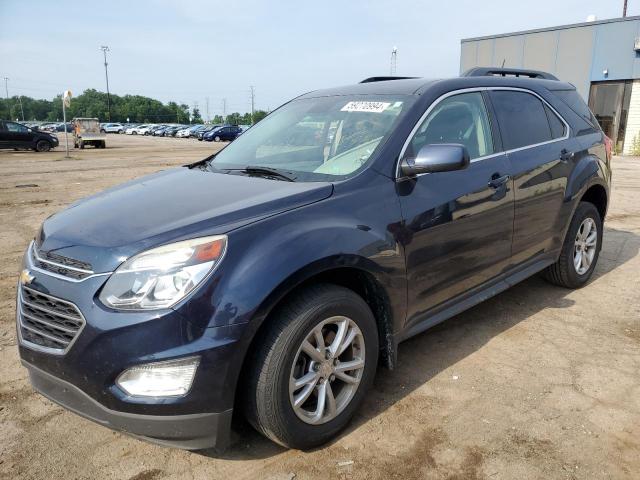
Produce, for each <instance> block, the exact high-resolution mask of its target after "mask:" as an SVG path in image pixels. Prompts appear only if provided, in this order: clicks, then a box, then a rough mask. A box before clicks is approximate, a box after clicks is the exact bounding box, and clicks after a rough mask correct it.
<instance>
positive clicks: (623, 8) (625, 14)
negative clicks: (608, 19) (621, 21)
mask: <svg viewBox="0 0 640 480" xmlns="http://www.w3.org/2000/svg"><path fill="white" fill-rule="evenodd" d="M626 16H627V0H624V4H623V6H622V18H624V17H626Z"/></svg>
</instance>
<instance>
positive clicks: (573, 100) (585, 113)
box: [552, 90, 600, 129]
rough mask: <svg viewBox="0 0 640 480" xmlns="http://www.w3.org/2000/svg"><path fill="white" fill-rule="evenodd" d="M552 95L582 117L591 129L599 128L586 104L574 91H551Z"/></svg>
mask: <svg viewBox="0 0 640 480" xmlns="http://www.w3.org/2000/svg"><path fill="white" fill-rule="evenodd" d="M552 92H553V94H554V95H555V96H556V97H558V98H559V99H560V100H562V101H563V102H564V103H565V104H566V105H567V106H568V107H569V108H570V109H571V110H573V111H574V113H576V114H577V115H579V116H580V117H582V119H583V120H585V121H586V122H587V123H589V124H590V125H591V126H592V127H595V128H598V129H599V128H600V125H599V124H598V120H596V117H594V116H593V113H591V110H589V107H588V106H587V104H586V103H585V102H584V100H582V97H581V96H580V94H579V93H578V92H577V91H575V90H552Z"/></svg>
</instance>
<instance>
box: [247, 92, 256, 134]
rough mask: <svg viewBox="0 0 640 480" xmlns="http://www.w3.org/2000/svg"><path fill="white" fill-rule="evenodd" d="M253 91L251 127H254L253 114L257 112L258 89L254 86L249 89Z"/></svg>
mask: <svg viewBox="0 0 640 480" xmlns="http://www.w3.org/2000/svg"><path fill="white" fill-rule="evenodd" d="M249 88H250V89H251V125H253V114H254V112H255V104H256V89H255V87H254V86H253V85H251V86H250V87H249Z"/></svg>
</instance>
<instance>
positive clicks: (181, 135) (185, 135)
mask: <svg viewBox="0 0 640 480" xmlns="http://www.w3.org/2000/svg"><path fill="white" fill-rule="evenodd" d="M192 128H193V127H187V128H181V129H180V130H178V131H177V132H176V138H188V137H189V133H190V131H191V129H192Z"/></svg>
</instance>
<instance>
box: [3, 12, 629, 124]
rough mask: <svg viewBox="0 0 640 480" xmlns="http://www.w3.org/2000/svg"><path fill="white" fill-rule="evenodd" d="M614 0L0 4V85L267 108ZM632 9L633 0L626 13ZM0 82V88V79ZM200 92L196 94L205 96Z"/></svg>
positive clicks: (580, 16)
mask: <svg viewBox="0 0 640 480" xmlns="http://www.w3.org/2000/svg"><path fill="white" fill-rule="evenodd" d="M622 4H623V0H536V1H533V2H531V1H529V2H525V1H518V0H515V1H514V0H493V1H492V0H484V1H481V0H439V1H434V0H428V1H427V0H423V1H418V0H369V1H366V0H322V1H308V0H297V1H291V0H271V1H257V0H242V1H232V0H227V1H224V2H223V1H218V0H210V1H206V0H173V1H167V0H157V1H151V0H149V1H139V0H128V1H121V0H108V1H104V0H102V1H99V2H97V1H93V0H85V1H77V0H76V1H67V0H56V1H51V0H29V1H24V0H0V81H2V78H1V77H8V78H9V80H8V88H9V95H10V96H13V95H27V96H31V97H35V98H47V99H51V98H53V97H54V96H55V95H56V94H58V93H60V92H62V91H64V90H66V89H71V91H72V92H73V93H74V94H79V93H81V92H82V91H83V90H85V89H87V88H95V89H97V90H100V91H106V86H105V72H104V65H103V62H104V60H103V56H102V52H101V51H100V46H101V45H108V46H109V49H110V52H109V53H108V63H109V87H110V91H111V92H112V93H116V94H118V95H124V94H138V95H146V96H149V97H153V98H156V99H158V100H161V101H163V102H167V101H170V100H174V101H178V102H181V103H186V104H188V105H190V106H193V105H194V104H196V103H197V105H198V108H199V109H200V112H201V113H202V115H203V116H205V117H206V115H207V102H208V106H209V108H208V113H209V118H210V117H212V116H213V115H215V114H218V113H222V104H223V100H224V99H226V112H227V113H231V112H236V111H237V112H241V113H244V112H246V111H249V110H250V108H251V96H250V86H254V92H255V107H256V108H257V109H264V110H269V109H274V108H276V107H278V106H279V105H280V104H282V103H284V102H285V101H287V100H289V99H290V98H292V97H295V96H297V95H300V94H302V93H304V92H307V91H310V90H315V89H318V88H326V87H332V86H337V85H344V84H350V83H356V82H358V81H360V80H362V79H364V78H366V77H370V76H374V75H388V74H389V70H390V57H391V51H392V49H393V47H394V46H396V47H397V48H398V54H397V70H396V74H397V75H403V76H420V77H431V78H439V77H447V76H456V75H458V73H459V64H460V40H461V39H462V38H469V37H477V36H482V35H491V34H497V33H506V32H513V31H519V30H526V29H532V28H542V27H549V26H554V25H563V24H569V23H578V22H583V21H585V20H586V18H587V16H588V15H591V14H593V15H596V17H597V18H598V19H599V20H600V19H606V18H614V17H619V16H621V14H622ZM627 14H628V15H629V16H631V15H640V0H629V7H628V13H627ZM2 87H4V85H2ZM0 91H1V93H2V94H3V95H4V91H2V90H0ZM207 99H208V100H207Z"/></svg>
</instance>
